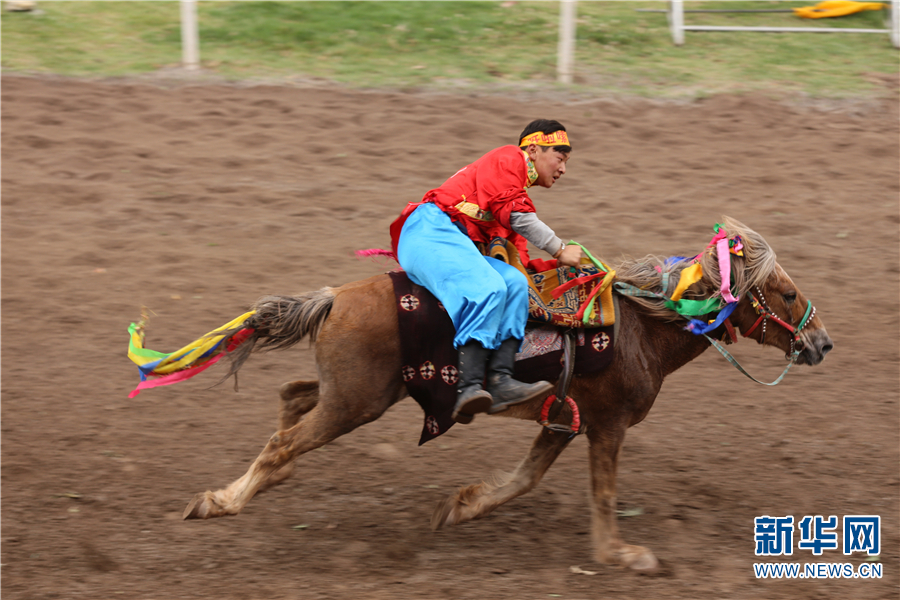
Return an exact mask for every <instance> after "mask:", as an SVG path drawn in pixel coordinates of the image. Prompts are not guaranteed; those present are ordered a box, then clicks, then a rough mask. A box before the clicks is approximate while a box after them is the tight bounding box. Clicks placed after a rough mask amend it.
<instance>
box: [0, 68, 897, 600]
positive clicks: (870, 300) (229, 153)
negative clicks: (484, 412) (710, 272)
mask: <svg viewBox="0 0 900 600" xmlns="http://www.w3.org/2000/svg"><path fill="white" fill-rule="evenodd" d="M2 83H3V88H2V100H3V104H2V109H3V114H2V125H3V130H2V143H3V147H2V157H3V172H2V243H3V246H2V308H3V312H2V333H3V338H2V576H3V577H2V593H3V598H4V600H7V599H9V600H13V599H36V598H220V599H232V598H234V599H239V598H279V599H280V598H286V599H287V598H290V599H295V598H296V599H320V598H321V599H325V598H333V599H344V598H348V599H349V598H377V599H387V598H390V599H399V598H417V599H418V598H471V599H486V598H511V599H546V598H564V599H576V598H604V599H607V598H615V599H619V598H621V599H625V598H735V599H745V598H790V599H821V598H896V597H897V593H898V582H900V536H898V531H900V527H898V525H900V523H898V512H900V511H898V509H900V502H898V500H900V498H898V494H900V487H898V485H900V478H898V464H900V457H898V449H900V436H898V430H900V412H898V375H900V372H898V364H900V360H898V339H900V338H898V334H900V320H898V317H900V311H898V301H900V285H898V274H900V256H898V251H900V246H898V222H900V205H898V190H900V186H898V164H900V157H898V140H900V134H898V106H897V103H896V101H887V100H886V101H875V100H867V101H859V102H843V103H831V104H816V103H813V102H809V101H802V99H793V100H788V99H766V98H762V97H754V96H746V97H745V96H721V97H712V98H708V99H703V100H698V101H693V102H685V103H680V104H679V103H671V102H670V103H654V102H649V101H637V100H625V99H592V98H586V97H565V96H562V95H558V96H555V97H550V96H525V95H523V94H519V95H517V96H516V97H515V98H513V99H510V98H503V97H501V96H499V95H479V94H467V95H457V96H452V95H437V94H426V93H412V92H410V93H404V92H375V91H352V90H346V89H341V88H337V87H328V86H319V87H308V88H302V87H275V86H226V85H221V84H202V85H183V84H178V85H176V84H164V83H162V82H154V83H152V84H151V83H148V82H135V81H130V82H127V81H116V82H86V81H73V80H66V79H54V78H26V77H18V76H4V77H3V80H2ZM894 95H896V94H894ZM536 117H550V118H557V119H559V120H560V121H562V122H563V123H565V124H566V126H567V127H568V128H569V132H570V134H571V139H572V140H573V144H574V146H575V151H574V153H573V156H572V159H571V161H570V162H569V170H568V173H567V174H566V176H565V177H564V178H563V179H562V180H560V182H559V183H558V184H557V185H556V186H554V189H553V190H543V189H540V190H537V191H536V192H535V193H534V195H533V197H534V198H535V200H536V203H537V205H538V213H539V214H540V215H541V216H542V217H543V218H544V220H546V221H547V222H548V223H549V224H550V225H551V226H552V227H553V228H554V229H555V230H556V231H557V232H558V233H560V234H561V235H562V236H563V237H565V238H574V239H577V240H579V241H581V242H582V243H584V244H585V245H586V246H587V247H588V248H590V249H592V250H593V251H595V252H596V253H599V254H601V255H602V256H603V257H604V258H606V259H607V260H609V261H615V260H616V259H617V258H618V257H621V256H623V255H628V256H641V255H644V254H647V253H651V252H652V253H656V254H665V255H669V254H685V253H690V252H698V251H699V250H700V249H702V248H703V246H704V245H705V244H706V242H707V241H708V240H709V238H710V236H711V235H712V226H713V224H714V223H715V222H716V221H717V220H718V219H719V217H720V216H721V215H723V214H728V215H731V216H733V217H736V218H738V219H740V220H742V221H744V222H745V223H746V224H748V225H750V226H751V227H753V228H754V229H756V230H757V231H759V232H760V233H762V234H763V235H764V236H766V238H767V239H768V241H769V242H770V244H771V245H772V246H773V248H774V249H775V250H776V252H778V255H779V262H780V263H781V264H782V265H783V266H784V267H785V268H786V269H787V271H788V272H789V273H790V274H791V275H792V277H793V279H794V280H795V282H796V283H797V284H798V286H799V287H800V288H801V289H802V290H803V291H804V292H805V293H806V295H807V296H808V297H810V298H811V299H812V300H813V302H814V303H815V305H816V307H817V311H818V314H819V315H820V316H821V317H822V319H823V322H824V323H825V326H826V327H827V328H828V331H829V333H830V335H831V336H832V338H833V339H834V341H835V349H834V351H833V352H832V353H831V354H830V355H829V356H828V358H827V359H826V360H825V362H824V363H823V364H822V365H819V366H818V367H812V368H810V367H798V368H797V369H795V370H794V371H792V372H791V373H790V374H789V375H788V377H787V378H786V380H785V381H784V382H783V383H782V384H780V385H779V386H777V387H763V386H758V385H756V384H754V383H752V382H750V381H749V380H747V379H745V378H743V377H742V376H741V375H740V374H739V373H738V372H737V371H735V370H734V369H732V368H731V367H730V366H729V365H728V364H727V363H726V362H725V361H724V360H723V359H722V358H721V357H719V356H718V354H716V353H714V352H712V351H710V352H708V353H706V354H705V355H704V356H702V357H701V358H700V359H698V360H696V361H695V362H694V363H692V364H690V365H688V366H687V367H685V368H684V369H683V370H682V371H680V372H678V373H676V374H675V375H673V376H672V377H671V378H670V380H669V381H668V382H667V385H666V386H665V387H664V388H663V391H662V393H661V394H660V396H659V398H658V399H657V402H656V406H655V407H654V409H653V410H652V411H651V413H650V415H649V417H648V418H647V420H646V421H644V422H643V423H641V424H640V425H638V426H637V427H635V428H633V429H632V430H631V431H630V432H629V437H628V438H627V439H626V442H625V447H624V452H623V456H622V458H621V461H620V470H619V475H620V476H619V480H618V489H619V503H620V509H621V510H622V511H623V516H622V517H621V518H620V521H619V522H620V526H621V529H622V534H623V536H624V539H625V540H626V541H627V542H629V543H636V544H642V545H646V546H648V547H650V548H651V549H652V550H653V551H654V552H655V553H656V555H657V556H658V558H659V559H660V561H661V564H662V567H661V569H660V571H659V573H657V574H656V575H655V576H643V575H636V574H633V573H631V572H629V571H626V570H623V569H619V568H613V567H605V566H602V565H598V564H597V563H595V562H594V561H593V560H592V550H591V542H590V535H589V511H588V501H587V490H588V476H589V473H588V463H587V452H586V449H587V444H586V441H585V440H584V439H581V438H579V439H576V440H575V441H574V442H573V443H572V446H571V447H570V448H569V449H568V450H567V451H566V452H565V453H564V454H563V455H562V456H561V457H560V459H559V460H558V461H557V463H556V464H555V465H554V466H553V467H552V468H551V470H550V471H549V473H548V474H547V476H546V477H545V479H544V481H543V482H541V484H540V486H539V487H538V488H537V489H535V490H534V491H532V492H531V493H530V494H528V495H525V496H523V497H521V498H519V499H516V500H513V501H511V502H510V503H509V504H507V505H505V506H503V507H501V508H500V509H498V510H497V511H496V512H495V513H494V514H492V515H491V516H489V517H488V518H485V519H483V520H480V521H476V522H471V523H466V524H463V525H461V526H458V527H455V528H450V529H448V530H442V531H439V532H436V533H435V532H432V531H431V530H430V528H429V518H430V515H431V512H432V510H433V508H434V506H435V505H436V504H437V502H438V501H439V500H440V499H441V498H443V497H444V496H445V495H447V494H450V493H451V492H453V490H454V489H456V488H457V487H459V486H462V485H466V484H470V483H476V482H478V481H480V480H481V479H482V478H484V477H488V476H490V475H491V473H494V472H496V471H500V470H511V469H512V468H513V467H514V466H515V465H516V464H517V462H518V461H519V460H520V459H521V458H522V457H523V456H524V454H525V452H526V450H527V448H528V447H529V445H530V443H531V440H532V439H533V438H534V436H535V435H537V433H538V429H539V426H538V425H537V424H535V423H527V422H513V421H510V420H507V419H498V418H487V417H480V418H479V419H477V420H476V421H475V423H473V424H472V425H471V426H456V427H455V428H454V429H453V430H452V431H450V432H449V433H448V434H446V435H444V436H442V437H440V438H438V439H436V440H434V441H432V442H429V443H428V444H426V445H424V446H422V447H417V446H416V441H417V439H418V436H419V432H420V429H421V419H422V415H421V411H420V409H419V408H418V406H417V405H416V404H415V402H413V401H412V400H406V401H404V402H401V403H399V404H398V405H396V406H395V407H394V408H392V409H391V410H389V411H388V413H387V414H386V415H385V416H384V417H382V418H381V419H380V420H379V421H376V422H374V423H372V424H370V425H367V426H365V427H363V428H361V429H359V430H357V431H354V432H353V433H351V434H348V435H346V436H344V437H343V438H341V439H339V440H338V441H336V442H335V443H332V444H330V445H328V446H327V447H325V448H323V449H321V450H317V451H314V452H312V453H310V454H309V455H305V456H303V457H301V458H300V459H299V466H298V469H297V471H296V472H295V475H294V477H293V478H292V479H290V480H288V481H287V482H286V483H284V484H283V485H281V486H279V487H278V488H275V489H273V490H271V491H269V492H266V493H265V494H262V495H260V496H258V497H256V498H255V499H254V500H253V501H252V502H251V503H250V504H249V505H248V506H247V507H246V509H245V510H244V511H243V512H242V513H241V514H240V515H238V516H236V517H233V518H228V519H218V520H210V521H190V522H185V521H182V520H181V512H182V510H183V509H184V507H185V505H186V503H187V502H188V501H189V500H190V498H191V497H192V496H193V495H194V494H195V493H196V492H201V491H203V490H206V489H219V488H221V487H223V486H225V485H227V484H228V483H230V482H231V481H232V480H234V479H236V478H237V477H239V476H240V475H241V474H243V472H244V471H245V469H246V468H247V467H248V466H249V464H250V462H251V461H252V460H253V459H254V458H255V457H256V455H257V453H258V452H259V451H260V450H261V449H262V447H263V446H264V444H265V442H266V440H267V439H268V437H269V436H270V435H271V434H272V433H273V432H274V427H275V422H276V412H277V405H278V400H277V389H278V386H279V385H280V384H281V383H283V382H285V381H288V380H291V379H297V378H304V377H305V378H312V377H314V374H315V368H314V364H313V361H312V353H311V351H310V350H309V349H308V348H307V347H306V345H305V344H304V345H302V346H301V347H299V348H297V349H291V350H288V351H283V352H280V353H270V354H265V355H258V356H256V357H255V358H253V359H252V360H251V361H250V362H249V363H248V364H247V366H246V367H245V368H244V369H243V371H242V372H241V379H240V384H241V387H240V390H239V391H238V392H234V391H233V389H232V386H231V384H230V383H226V384H223V385H221V386H219V387H215V388H210V386H211V385H212V384H214V383H215V382H216V381H218V377H219V376H220V375H221V373H222V371H221V370H220V369H223V367H216V368H215V369H213V370H211V371H208V372H207V373H205V374H203V375H201V376H199V377H198V378H196V379H194V380H191V381H189V382H186V383H182V384H179V385H177V386H172V387H167V388H159V389H156V390H149V391H146V392H144V393H142V394H141V395H140V396H138V397H137V398H135V399H133V400H129V399H128V398H127V394H128V393H129V392H130V391H131V389H132V388H133V387H134V385H136V383H137V381H138V374H137V369H136V368H135V367H134V365H132V364H131V363H130V362H129V360H128V358H127V357H126V348H127V341H128V339H127V338H128V336H127V332H126V329H127V327H128V324H129V322H131V321H136V320H137V319H138V318H139V317H140V312H141V306H147V307H148V308H149V309H151V310H152V311H153V313H154V316H153V318H152V320H151V322H150V326H149V330H148V337H147V345H148V347H150V348H153V349H156V350H160V351H166V352H169V351H172V350H175V349H176V348H178V347H180V346H181V345H183V344H185V343H187V342H189V341H191V340H193V339H195V338H196V337H199V336H200V335H201V334H203V333H205V332H206V331H209V330H211V329H213V328H215V327H217V326H219V325H222V324H224V323H225V322H227V321H229V320H231V319H232V318H234V317H236V316H237V315H239V314H241V313H242V312H243V311H244V310H245V308H246V307H247V306H248V305H249V304H250V303H251V302H253V301H254V300H255V299H256V298H257V297H258V296H260V295H262V294H266V293H298V292H302V291H306V290H312V289H317V288H319V287H322V286H325V285H339V284H342V283H346V282H349V281H353V280H356V279H361V278H364V277H367V276H370V275H373V274H377V273H379V272H381V271H384V270H386V269H388V268H390V267H391V265H388V264H380V263H378V262H375V261H372V260H365V261H360V260H357V259H356V258H355V257H353V256H352V251H354V250H356V249H361V248H373V247H387V244H388V235H387V228H388V224H389V223H390V222H391V221H392V220H393V219H394V217H395V216H396V214H397V213H398V212H399V211H400V209H401V208H402V206H403V205H404V204H405V203H406V202H407V201H410V200H416V199H418V198H420V197H421V195H422V194H423V193H424V192H425V191H426V190H428V189H430V188H432V187H435V186H436V185H438V184H440V183H441V182H442V181H443V180H444V179H445V178H446V177H448V176H449V175H450V174H452V173H453V172H454V171H455V170H456V169H458V168H459V167H461V166H462V165H464V164H466V163H467V162H469V161H471V160H474V159H475V158H477V157H478V156H480V155H481V154H482V153H484V152H486V151H487V150H489V149H491V148H493V147H495V146H498V145H502V144H506V143H514V142H515V139H516V137H515V136H516V135H517V134H518V133H519V131H520V130H521V129H522V127H523V126H524V125H525V123H527V122H528V121H529V120H531V119H532V118H536ZM537 254H539V251H536V255H537ZM734 348H735V352H736V354H737V355H738V357H739V358H740V359H741V360H742V361H743V360H746V361H747V363H748V365H749V366H750V368H751V369H752V371H753V372H754V374H756V375H757V376H759V377H762V378H768V380H771V379H774V378H775V376H776V375H777V374H778V373H780V372H781V367H782V366H783V357H782V353H781V352H779V351H776V350H774V349H768V350H767V349H763V348H759V347H757V346H756V345H753V344H750V343H748V342H746V341H745V342H743V343H740V344H738V345H737V346H736V347H734ZM762 515H771V516H786V515H793V516H794V517H795V519H796V520H798V521H799V519H800V518H801V517H802V516H805V515H823V516H828V515H837V516H838V518H841V517H842V516H843V515H880V516H881V517H882V527H881V532H882V552H881V557H880V559H881V563H882V564H883V573H884V574H883V578H881V579H874V580H827V579H816V580H809V579H807V580H764V579H756V578H755V577H754V574H753V570H752V564H753V563H754V562H759V560H760V559H758V558H757V557H755V556H754V549H755V545H754V531H753V519H754V517H757V516H762ZM799 535H800V534H799V530H798V531H797V532H796V533H795V536H794V554H793V556H791V557H787V560H791V561H794V562H844V561H849V562H851V563H853V564H854V565H858V564H860V563H861V562H863V560H864V557H863V556H861V555H859V554H856V555H853V556H852V557H844V556H843V554H842V553H841V551H840V550H831V551H825V553H824V555H823V556H821V557H815V556H813V555H812V553H811V552H810V551H808V550H800V549H799V548H797V542H798V540H799ZM774 560H775V559H773V561H774ZM573 566H577V567H580V568H581V569H583V570H587V571H595V572H596V574H593V575H587V574H582V573H573V572H571V570H570V567H573Z"/></svg>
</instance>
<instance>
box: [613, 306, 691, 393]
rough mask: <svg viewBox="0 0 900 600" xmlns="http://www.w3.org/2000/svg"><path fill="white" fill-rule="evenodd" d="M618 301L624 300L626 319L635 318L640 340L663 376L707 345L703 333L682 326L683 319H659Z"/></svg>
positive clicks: (684, 363) (678, 367)
mask: <svg viewBox="0 0 900 600" xmlns="http://www.w3.org/2000/svg"><path fill="white" fill-rule="evenodd" d="M620 304H621V305H623V306H624V305H626V304H627V308H626V310H627V311H628V313H629V314H628V315H627V317H626V319H629V318H633V319H635V320H636V322H635V325H636V326H637V329H638V331H640V333H639V337H640V339H641V343H642V344H643V345H645V347H647V348H648V349H649V350H650V351H651V353H652V354H654V355H656V359H657V361H658V364H659V370H660V372H661V374H662V376H663V377H666V376H667V375H669V374H670V373H672V372H674V371H677V370H678V369H680V368H681V367H683V366H684V365H686V364H688V363H689V362H691V361H692V360H694V359H695V358H697V357H698V356H700V355H701V354H703V352H704V350H706V349H707V348H709V342H708V341H706V338H704V337H703V336H702V335H694V334H693V333H691V332H689V331H685V330H684V322H683V321H675V322H664V321H660V320H659V319H655V318H653V317H651V316H649V315H648V314H647V313H645V312H644V311H642V310H641V309H640V308H638V307H636V306H634V305H632V304H630V303H624V302H623V303H620ZM623 316H624V315H623Z"/></svg>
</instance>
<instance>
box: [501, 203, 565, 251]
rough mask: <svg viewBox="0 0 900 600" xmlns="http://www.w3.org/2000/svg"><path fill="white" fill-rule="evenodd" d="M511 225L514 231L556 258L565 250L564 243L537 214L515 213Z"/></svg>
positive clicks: (510, 220) (511, 216) (510, 221)
mask: <svg viewBox="0 0 900 600" xmlns="http://www.w3.org/2000/svg"><path fill="white" fill-rule="evenodd" d="M509 224H510V225H512V230H513V231H515V232H516V233H518V234H519V235H521V236H522V237H523V238H525V239H526V240H528V241H529V242H531V243H532V244H534V245H535V246H537V247H538V248H540V249H541V250H543V251H544V252H546V253H547V254H550V255H553V257H554V258H555V257H556V256H558V255H559V253H560V251H561V250H562V248H563V241H562V240H561V239H559V237H557V235H556V234H555V233H553V230H552V229H550V227H549V226H548V225H547V224H546V223H544V222H543V221H541V220H540V219H539V218H538V216H537V215H536V214H535V213H521V212H514V213H512V214H511V215H510V217H509Z"/></svg>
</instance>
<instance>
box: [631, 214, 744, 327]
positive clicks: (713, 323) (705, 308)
mask: <svg viewBox="0 0 900 600" xmlns="http://www.w3.org/2000/svg"><path fill="white" fill-rule="evenodd" d="M714 231H715V235H714V236H713V238H712V239H711V240H710V242H709V243H708V244H707V245H706V248H704V249H703V252H700V254H698V255H697V256H695V257H694V258H693V259H692V260H691V265H690V266H689V267H686V268H684V269H682V271H681V277H680V278H679V280H678V284H677V285H676V286H675V290H674V291H673V292H672V296H671V298H669V297H667V296H666V295H665V293H666V288H667V287H668V272H666V273H663V290H662V294H657V293H656V292H651V291H648V290H641V289H639V288H636V287H635V286H633V285H631V284H627V283H621V282H618V283H616V284H615V288H616V289H617V290H619V291H620V292H621V293H623V294H626V295H631V296H646V297H651V298H660V299H662V300H665V306H666V308H668V309H670V310H673V311H675V312H676V313H678V314H679V315H681V316H682V317H685V318H686V319H687V320H688V324H687V325H686V326H685V329H686V330H688V331H690V332H691V333H693V334H694V335H704V334H707V333H709V332H710V331H712V330H714V329H716V328H718V327H719V326H720V325H722V323H724V322H725V320H726V319H728V317H729V316H731V313H732V312H734V309H735V307H736V306H737V303H738V300H739V298H736V297H735V296H734V294H732V293H731V257H730V256H729V255H730V254H734V255H735V256H744V252H743V248H744V246H743V242H742V240H741V236H739V235H736V236H734V237H733V238H730V239H729V237H728V232H727V231H725V228H724V227H723V226H722V225H721V224H720V223H717V224H716V226H715V227H714ZM707 250H708V251H709V252H710V254H716V255H717V257H718V263H719V275H720V277H721V280H722V282H721V284H720V286H719V293H718V294H716V295H715V296H713V297H712V298H707V299H705V300H685V299H682V296H683V295H684V292H686V291H687V289H688V288H689V287H691V286H692V285H693V284H695V283H697V282H698V281H700V280H701V279H702V278H703V266H702V265H701V264H700V257H701V256H703V253H704V252H706V251H707ZM710 313H716V316H715V318H713V319H710V320H709V321H707V322H704V321H701V320H699V319H695V318H692V317H699V316H701V315H708V314H710Z"/></svg>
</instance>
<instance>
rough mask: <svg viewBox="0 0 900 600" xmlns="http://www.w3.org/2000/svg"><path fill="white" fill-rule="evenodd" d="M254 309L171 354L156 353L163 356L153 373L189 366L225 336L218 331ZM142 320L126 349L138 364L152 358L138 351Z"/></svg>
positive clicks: (167, 372) (140, 348) (235, 322)
mask: <svg viewBox="0 0 900 600" xmlns="http://www.w3.org/2000/svg"><path fill="white" fill-rule="evenodd" d="M254 312H255V311H250V312H246V313H244V314H242V315H241V316H239V317H238V318H236V319H234V320H233V321H229V322H228V323H226V324H225V325H222V326H221V327H217V328H216V329H213V330H212V331H210V332H209V333H207V334H206V335H204V336H203V337H201V338H200V339H197V340H194V341H193V342H191V343H190V344H188V345H187V346H185V347H184V348H181V349H180V350H177V351H175V352H172V353H171V354H168V355H164V354H161V353H154V354H158V355H159V357H164V358H163V359H162V360H161V361H160V362H159V364H158V365H157V366H156V367H155V368H154V369H153V373H154V374H155V375H166V374H169V373H174V372H175V371H178V370H180V369H182V368H184V367H186V366H190V365H191V363H193V362H194V361H196V360H197V359H198V358H200V357H202V356H203V355H204V354H206V353H207V352H209V351H210V350H212V349H213V348H214V347H215V346H216V344H218V343H219V342H221V341H222V339H223V338H224V337H225V336H224V335H222V334H220V333H219V332H222V331H228V330H229V329H233V328H235V327H237V326H239V325H241V324H242V323H243V322H244V321H246V320H247V319H248V318H250V316H251V315H253V314H254ZM143 325H144V322H143V321H142V322H141V324H140V325H138V326H137V327H135V329H134V331H133V332H132V334H131V345H130V346H129V349H128V357H129V358H130V359H131V360H132V361H133V362H135V363H137V364H138V365H143V364H146V363H148V362H151V360H154V358H149V359H148V357H147V356H144V355H142V353H141V352H140V351H141V350H144V328H143Z"/></svg>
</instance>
